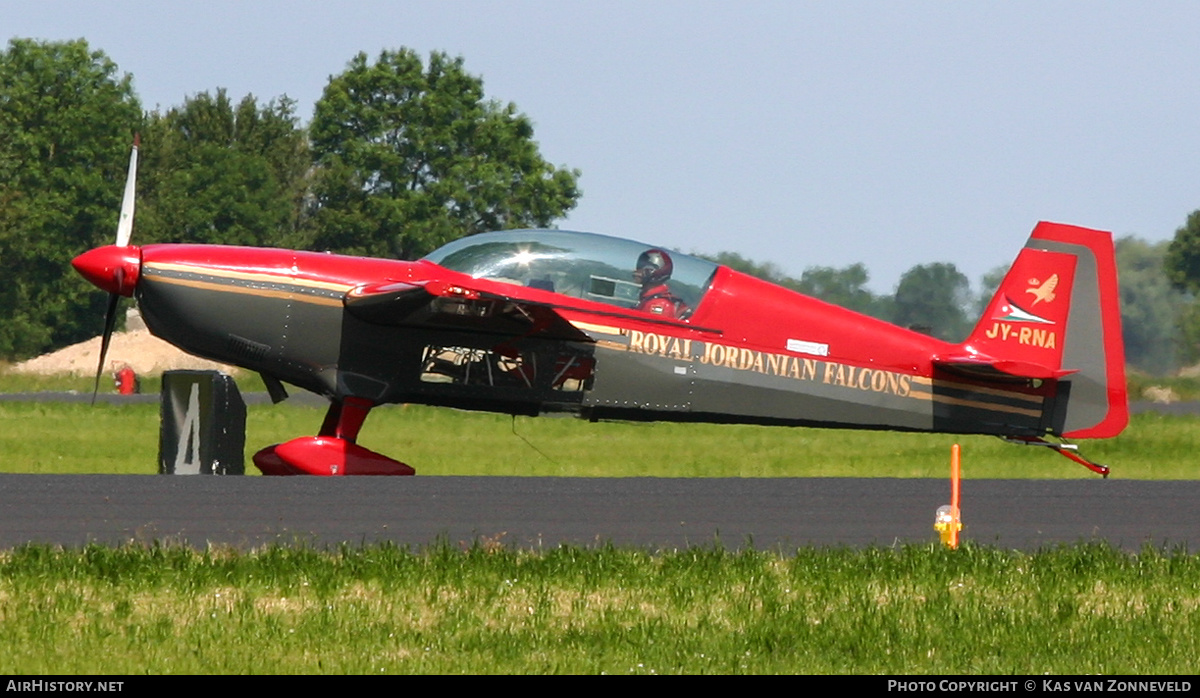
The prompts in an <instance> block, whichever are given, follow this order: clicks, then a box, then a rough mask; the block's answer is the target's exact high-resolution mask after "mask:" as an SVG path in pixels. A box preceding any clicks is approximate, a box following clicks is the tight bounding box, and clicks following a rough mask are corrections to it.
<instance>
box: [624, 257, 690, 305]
mask: <svg viewBox="0 0 1200 698" xmlns="http://www.w3.org/2000/svg"><path fill="white" fill-rule="evenodd" d="M674 269H675V266H674V265H673V264H672V263H671V255H669V254H667V253H666V252H665V251H663V250H659V249H649V250H646V251H645V252H643V253H641V254H640V255H638V258H637V264H636V265H635V267H634V270H633V280H634V281H636V282H638V283H639V284H641V285H642V292H641V295H640V296H639V299H638V304H637V309H638V310H641V311H643V312H647V313H651V314H653V315H661V316H663V317H665V318H671V319H677V320H678V319H683V318H685V317H687V315H688V313H690V312H691V310H690V309H689V308H688V306H687V304H686V303H684V302H683V299H682V298H680V297H679V296H676V295H675V294H673V293H671V289H670V288H668V287H667V279H670V278H671V272H672V271H674Z"/></svg>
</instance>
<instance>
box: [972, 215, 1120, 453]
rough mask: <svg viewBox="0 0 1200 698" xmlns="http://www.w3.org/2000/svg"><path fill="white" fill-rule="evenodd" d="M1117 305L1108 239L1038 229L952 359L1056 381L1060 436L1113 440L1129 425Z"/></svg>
mask: <svg viewBox="0 0 1200 698" xmlns="http://www.w3.org/2000/svg"><path fill="white" fill-rule="evenodd" d="M1118 299H1119V296H1118V292H1117V265H1116V255H1115V253H1114V250H1113V243H1112V236H1111V235H1110V234H1109V233H1105V232H1100V231H1097V230H1088V229H1086V228H1077V227H1075V226H1069V225H1062V224H1059V223H1039V224H1038V225H1037V227H1036V228H1034V230H1033V234H1032V235H1030V237H1029V241H1028V242H1027V243H1026V244H1025V248H1024V249H1023V250H1021V253H1020V254H1019V255H1018V256H1017V260H1016V261H1015V262H1014V263H1013V266H1012V268H1011V269H1009V271H1008V274H1007V275H1006V276H1005V277H1004V281H1003V282H1002V283H1001V284H1000V288H998V289H997V290H996V294H995V295H994V296H993V297H992V300H991V302H990V303H989V304H988V306H987V309H986V310H985V311H984V314H983V317H982V318H980V320H979V324H978V325H976V327H975V330H974V331H973V332H972V333H971V336H970V337H968V338H967V341H966V342H964V343H963V344H962V345H961V347H960V350H961V352H960V353H959V354H958V356H959V357H966V356H973V357H975V361H977V362H980V363H986V364H988V365H990V366H991V367H992V368H994V369H996V370H998V371H1002V372H1004V373H1008V374H1012V375H1017V376H1025V377H1029V378H1036V379H1042V380H1055V381H1057V383H1058V388H1059V391H1058V392H1059V394H1060V396H1063V397H1065V398H1066V412H1065V419H1064V420H1063V421H1062V422H1061V424H1062V427H1061V435H1062V436H1067V437H1072V438H1104V437H1108V436H1116V435H1117V434H1119V433H1120V432H1121V430H1122V429H1124V428H1125V425H1126V424H1127V423H1128V421H1129V408H1128V402H1127V396H1126V389H1125V350H1124V346H1123V345H1122V342H1121V314H1120V308H1119V306H1118ZM1060 402H1061V401H1060Z"/></svg>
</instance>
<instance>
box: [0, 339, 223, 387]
mask: <svg viewBox="0 0 1200 698" xmlns="http://www.w3.org/2000/svg"><path fill="white" fill-rule="evenodd" d="M99 358H100V338H99V337H93V338H92V339H89V340H87V341H86V342H80V343H79V344H72V345H71V346H69V347H65V348H63V349H59V350H58V351H56V352H54V353H51V354H45V355H43V356H39V357H37V358H36V359H30V360H28V361H23V362H21V363H19V364H16V365H15V366H12V367H11V368H10V369H9V370H10V371H11V372H13V373H34V374H40V375H53V374H62V373H74V374H77V375H82V376H90V375H92V374H94V373H95V372H96V361H97V360H98V359H99ZM107 363H108V366H106V367H105V368H106V370H109V371H111V370H115V368H116V367H118V366H120V365H121V364H129V366H130V368H132V369H133V370H134V372H135V373H137V374H138V375H141V376H146V375H157V374H160V373H162V372H163V371H173V370H178V369H193V370H217V371H224V372H226V373H231V374H235V375H236V373H237V372H238V369H236V368H233V367H232V366H225V365H223V364H219V363H216V362H215V361H209V360H207V359H201V358H199V357H196V356H192V355H191V354H187V353H184V352H183V351H181V350H180V349H178V348H176V347H174V346H172V345H170V344H168V343H166V342H164V341H163V340H161V339H159V338H157V337H155V336H154V335H152V334H150V331H149V330H133V331H131V332H117V333H115V334H113V337H112V343H111V344H110V345H109V347H108V357H107Z"/></svg>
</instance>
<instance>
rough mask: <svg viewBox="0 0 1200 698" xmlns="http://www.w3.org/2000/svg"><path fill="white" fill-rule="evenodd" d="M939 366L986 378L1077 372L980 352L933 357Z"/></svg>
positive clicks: (1045, 377) (1056, 375) (1056, 376)
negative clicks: (999, 357)
mask: <svg viewBox="0 0 1200 698" xmlns="http://www.w3.org/2000/svg"><path fill="white" fill-rule="evenodd" d="M933 365H934V366H935V367H937V368H940V369H944V370H946V371H950V372H951V373H960V374H964V375H967V376H970V377H975V378H983V379H985V380H1005V379H1010V378H1015V379H1026V378H1036V379H1040V380H1057V379H1059V378H1062V377H1064V376H1069V375H1071V374H1072V373H1075V370H1074V369H1054V368H1051V367H1049V366H1045V365H1043V364H1039V363H1034V362H1032V361H1021V360H1019V359H993V358H991V357H987V356H982V355H979V354H951V355H944V356H935V357H933Z"/></svg>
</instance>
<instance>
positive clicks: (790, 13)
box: [0, 0, 1200, 291]
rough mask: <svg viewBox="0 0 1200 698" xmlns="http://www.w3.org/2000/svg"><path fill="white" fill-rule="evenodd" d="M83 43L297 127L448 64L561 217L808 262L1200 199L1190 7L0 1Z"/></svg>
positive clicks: (998, 252) (44, 35)
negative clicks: (548, 173)
mask: <svg viewBox="0 0 1200 698" xmlns="http://www.w3.org/2000/svg"><path fill="white" fill-rule="evenodd" d="M9 37H32V38H39V39H71V38H79V37H83V38H85V39H87V40H88V42H89V43H90V44H91V46H92V47H93V48H95V49H101V50H103V51H105V52H106V53H107V54H108V55H109V56H110V57H111V58H112V59H113V60H114V61H116V63H117V64H118V65H119V66H120V68H121V70H122V71H124V72H128V73H131V74H132V75H133V76H134V82H135V86H136V89H137V92H138V95H139V96H140V98H141V100H142V103H143V105H144V106H146V107H150V108H152V107H154V106H155V105H159V106H162V107H169V106H173V105H176V104H179V103H181V102H182V100H183V98H184V97H185V96H186V95H189V94H193V93H196V92H200V91H205V90H214V89H215V88H218V87H225V88H227V89H228V90H229V92H230V94H231V95H232V96H233V97H235V98H240V97H241V96H243V95H244V94H246V93H248V92H249V93H253V94H255V95H256V96H258V97H260V98H264V99H268V98H272V97H277V96H280V95H283V94H286V95H288V96H290V97H292V98H295V99H296V100H298V101H299V108H300V115H301V117H302V118H303V119H304V120H305V121H307V120H308V118H309V117H310V116H311V113H312V104H313V102H314V101H315V100H316V99H317V98H318V97H319V96H320V93H321V90H322V89H323V88H324V86H325V83H326V81H327V80H328V78H329V76H330V75H331V74H335V73H339V72H341V71H342V70H343V69H344V67H345V64H346V62H347V61H348V60H349V59H350V58H351V57H352V56H353V55H354V54H356V53H357V52H359V51H365V52H367V53H368V54H369V55H372V56H374V55H376V54H378V52H379V51H380V50H381V49H384V48H398V47H401V46H407V47H411V48H414V49H416V50H418V51H420V52H421V53H423V54H427V53H428V52H429V51H431V50H442V51H447V52H449V53H451V54H455V55H461V56H463V57H464V58H465V60H466V65H467V69H468V70H469V71H471V72H473V73H475V74H478V75H481V76H483V79H484V86H485V89H486V90H487V93H488V95H489V97H491V98H494V99H497V100H501V101H505V102H509V101H511V102H514V103H515V104H516V105H517V106H518V107H519V108H520V109H521V111H523V112H525V113H526V114H528V115H529V116H530V117H531V118H532V119H533V121H534V123H535V127H536V138H537V140H538V141H539V142H540V143H541V150H542V154H543V155H544V156H545V157H546V159H548V160H549V161H551V162H553V163H555V164H563V165H567V166H570V167H575V168H579V169H580V170H582V172H583V177H582V179H581V185H582V187H583V191H584V196H583V198H582V200H581V202H580V205H579V207H578V208H577V209H576V210H575V212H573V213H572V214H571V216H570V217H569V218H568V219H567V220H565V221H562V222H561V223H560V227H562V228H568V229H576V230H588V231H592V232H600V233H607V234H610V235H618V236H623V237H632V238H636V239H640V240H644V241H647V242H654V243H658V244H663V245H667V246H672V247H676V248H679V249H682V250H685V251H707V252H716V251H719V250H733V251H737V252H740V253H742V254H744V255H746V256H749V257H751V258H754V259H757V260H760V261H772V262H775V263H776V264H778V265H779V266H780V267H782V268H784V269H785V270H786V271H788V272H790V273H792V274H796V275H798V274H799V273H800V272H801V271H803V269H804V268H805V267H808V266H813V265H822V266H844V265H847V264H852V263H854V262H860V261H861V262H864V263H865V264H866V265H867V267H868V268H869V269H870V271H871V275H872V287H873V288H874V289H875V290H877V291H882V290H888V291H890V290H891V289H892V288H893V287H894V285H895V283H896V281H897V280H898V278H899V276H900V274H901V273H902V272H903V271H904V270H906V269H907V268H909V267H911V266H912V265H914V264H918V263H923V262H933V261H952V262H954V263H956V264H957V265H958V266H959V268H960V269H962V270H963V271H964V272H966V273H967V274H968V276H970V277H971V280H972V283H976V282H977V281H978V278H979V276H980V275H981V274H982V273H983V272H985V271H987V270H988V269H990V268H992V267H994V266H996V265H998V264H1007V263H1008V262H1009V261H1010V260H1011V259H1012V258H1013V257H1014V256H1015V254H1016V252H1017V250H1018V248H1019V247H1020V246H1021V245H1022V244H1023V242H1024V240H1025V238H1026V236H1027V235H1028V233H1029V231H1030V230H1031V229H1032V227H1033V225H1034V224H1035V223H1036V222H1037V221H1038V220H1055V221H1061V222H1066V223H1074V224H1077V225H1083V226H1088V227H1094V228H1100V229H1104V230H1111V231H1113V232H1114V233H1116V234H1117V235H1129V234H1136V235H1140V236H1142V237H1145V238H1149V239H1152V240H1158V239H1164V238H1168V237H1170V236H1171V235H1172V234H1173V233H1174V231H1175V229H1176V228H1177V227H1178V226H1180V225H1182V224H1183V222H1184V220H1185V218H1186V216H1187V214H1188V213H1189V212H1191V211H1193V210H1195V209H1197V208H1200V152H1198V151H1200V128H1198V127H1197V120H1198V118H1200V39H1198V38H1197V37H1200V3H1195V2H1150V3H1133V2H1120V3H1116V2H1114V3H1105V2H1065V1H1064V2H1011V1H1010V2H988V3H974V2H937V3H934V2H929V3H925V2H905V3H899V2H855V3H838V2H821V3H816V2H814V3H806V2H795V1H793V2H738V3H734V2H697V1H689V2H591V3H581V2H532V1H528V2H519V1H508V2H449V1H441V2H433V1H431V0H426V1H420V2H379V1H374V0H361V1H357V2H320V3H317V2H282V1H273V2H226V1H219V0H217V1H214V0H207V1H206V2H202V3H187V2H170V3H168V2H161V0H159V1H156V2H121V3H111V2H108V3H84V2H65V1H61V0H39V1H38V2H29V1H28V0H23V1H21V2H13V1H11V0H0V38H5V39H7V38H9Z"/></svg>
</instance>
